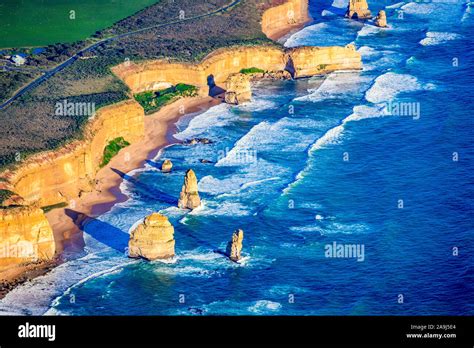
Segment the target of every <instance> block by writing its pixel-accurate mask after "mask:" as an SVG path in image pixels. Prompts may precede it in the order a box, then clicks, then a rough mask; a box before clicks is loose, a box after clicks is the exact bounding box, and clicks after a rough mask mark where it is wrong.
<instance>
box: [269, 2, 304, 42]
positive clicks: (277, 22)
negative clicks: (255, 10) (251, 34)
mask: <svg viewBox="0 0 474 348" xmlns="http://www.w3.org/2000/svg"><path fill="white" fill-rule="evenodd" d="M310 20H311V18H310V16H309V11H308V0H290V1H287V2H285V3H284V4H281V5H279V6H275V7H272V8H269V9H268V10H266V11H265V12H264V13H263V15H262V31H263V33H264V34H265V35H266V36H267V37H268V38H270V39H272V40H276V39H278V38H279V37H281V36H282V35H285V34H286V33H288V32H289V31H291V30H292V29H293V28H295V27H298V26H301V25H303V24H305V23H307V22H308V21H310Z"/></svg>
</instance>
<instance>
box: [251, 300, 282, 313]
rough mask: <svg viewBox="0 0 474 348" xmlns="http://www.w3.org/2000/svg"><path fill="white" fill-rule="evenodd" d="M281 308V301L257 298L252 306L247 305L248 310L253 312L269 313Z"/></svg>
mask: <svg viewBox="0 0 474 348" xmlns="http://www.w3.org/2000/svg"><path fill="white" fill-rule="evenodd" d="M281 308H282V305H281V303H279V302H273V301H268V300H259V301H257V302H255V304H253V305H252V306H250V307H248V311H249V312H251V313H255V314H269V313H272V312H278V311H279V310H280V309H281Z"/></svg>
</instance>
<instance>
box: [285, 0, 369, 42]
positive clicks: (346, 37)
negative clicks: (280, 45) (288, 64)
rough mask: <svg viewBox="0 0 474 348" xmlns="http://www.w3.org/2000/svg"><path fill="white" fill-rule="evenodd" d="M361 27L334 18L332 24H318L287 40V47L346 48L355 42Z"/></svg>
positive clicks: (357, 24)
mask: <svg viewBox="0 0 474 348" xmlns="http://www.w3.org/2000/svg"><path fill="white" fill-rule="evenodd" d="M346 6H347V5H346ZM359 27H360V24H359V23H352V22H351V21H347V20H345V19H343V18H334V19H333V20H332V21H331V22H330V23H322V22H320V23H316V24H313V25H309V26H307V27H305V28H303V29H302V30H300V31H298V32H296V33H295V34H293V35H291V36H290V37H289V38H288V39H287V40H286V42H285V47H297V46H303V45H309V46H314V45H318V46H332V45H339V46H344V45H347V44H349V43H351V42H352V41H354V39H355V38H356V36H357V30H358V28H359Z"/></svg>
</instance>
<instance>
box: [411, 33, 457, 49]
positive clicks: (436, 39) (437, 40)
mask: <svg viewBox="0 0 474 348" xmlns="http://www.w3.org/2000/svg"><path fill="white" fill-rule="evenodd" d="M460 38H461V35H459V34H455V33H446V32H436V31H429V32H427V33H426V37H425V38H424V39H423V40H421V41H420V44H421V45H423V46H435V45H441V44H444V43H446V42H448V41H452V40H457V39H460Z"/></svg>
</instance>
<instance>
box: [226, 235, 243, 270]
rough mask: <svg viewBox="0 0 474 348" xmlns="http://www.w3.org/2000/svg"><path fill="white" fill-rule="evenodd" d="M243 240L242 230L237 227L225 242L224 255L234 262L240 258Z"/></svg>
mask: <svg viewBox="0 0 474 348" xmlns="http://www.w3.org/2000/svg"><path fill="white" fill-rule="evenodd" d="M243 240H244V231H242V230H241V229H238V230H237V231H235V232H234V233H233V234H232V240H231V241H230V242H229V243H228V244H227V249H226V255H227V256H228V257H229V259H231V260H232V261H234V262H237V261H239V260H240V259H241V256H240V252H241V251H242V241H243Z"/></svg>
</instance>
